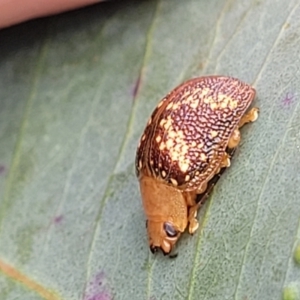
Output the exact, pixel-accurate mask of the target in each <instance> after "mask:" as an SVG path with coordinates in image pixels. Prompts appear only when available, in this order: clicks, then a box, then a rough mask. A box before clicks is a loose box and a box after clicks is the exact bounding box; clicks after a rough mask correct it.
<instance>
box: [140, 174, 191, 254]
mask: <svg viewBox="0 0 300 300" xmlns="http://www.w3.org/2000/svg"><path fill="white" fill-rule="evenodd" d="M140 189H141V195H142V200H143V206H144V211H145V214H146V217H147V220H148V221H147V232H148V238H149V246H150V250H151V251H152V252H156V251H157V250H158V249H161V250H162V251H163V253H164V254H168V253H170V252H171V250H172V248H173V246H174V244H175V243H176V242H177V240H178V238H179V236H180V234H181V233H182V232H183V231H184V230H185V228H186V226H187V222H188V220H187V204H186V201H185V198H184V194H183V193H182V192H181V191H180V190H178V189H177V188H175V187H173V186H170V185H167V184H166V183H165V182H163V181H161V180H159V179H157V178H153V177H148V176H143V177H142V178H140Z"/></svg>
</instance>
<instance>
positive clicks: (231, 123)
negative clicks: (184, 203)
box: [136, 76, 255, 191]
mask: <svg viewBox="0 0 300 300" xmlns="http://www.w3.org/2000/svg"><path fill="white" fill-rule="evenodd" d="M254 97H255V90H254V89H253V88H252V87H251V86H249V85H248V84H245V83H243V82H241V81H240V80H238V79H235V78H231V77H225V76H208V77H201V78H195V79H191V80H189V81H187V82H185V83H183V84H182V85H180V86H179V87H177V88H176V89H174V90H173V91H172V92H171V93H169V94H168V95H167V96H166V97H165V98H163V99H162V100H161V101H160V102H159V104H158V105H157V107H156V109H155V110H154V112H153V113H152V115H151V117H150V119H149V121H148V123H147V126H146V128H145V130H144V133H143V135H142V137H141V140H140V144H139V146H138V149H137V154H136V174H137V176H138V177H140V176H141V175H146V176H151V177H154V178H160V179H161V180H163V181H165V182H166V183H167V184H170V185H172V186H175V187H177V188H178V189H181V190H183V191H193V190H197V189H198V188H199V186H200V185H201V183H203V182H207V181H208V180H209V179H211V178H212V177H213V175H214V174H215V172H216V169H217V168H218V166H219V165H220V162H221V160H222V157H223V155H224V152H225V151H226V147H227V144H228V140H229V138H230V136H231V134H232V132H233V130H234V129H235V128H236V127H237V126H238V124H239V121H240V119H241V117H242V116H243V115H244V113H245V111H246V110H247V108H248V107H249V105H250V104H251V102H252V100H253V99H254Z"/></svg>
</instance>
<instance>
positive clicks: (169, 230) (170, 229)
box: [164, 222, 178, 237]
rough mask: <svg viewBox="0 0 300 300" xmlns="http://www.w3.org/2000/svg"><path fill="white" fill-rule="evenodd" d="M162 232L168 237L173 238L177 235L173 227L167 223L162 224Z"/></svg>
mask: <svg viewBox="0 0 300 300" xmlns="http://www.w3.org/2000/svg"><path fill="white" fill-rule="evenodd" d="M164 230H165V232H166V234H167V236H168V237H175V236H176V235H177V234H178V232H177V230H175V228H174V226H173V225H172V224H170V223H168V222H166V223H164Z"/></svg>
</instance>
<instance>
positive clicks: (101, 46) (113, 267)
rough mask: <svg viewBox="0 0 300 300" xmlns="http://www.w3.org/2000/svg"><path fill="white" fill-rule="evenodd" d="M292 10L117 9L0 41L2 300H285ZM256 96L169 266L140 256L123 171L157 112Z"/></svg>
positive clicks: (294, 168)
mask: <svg viewBox="0 0 300 300" xmlns="http://www.w3.org/2000/svg"><path fill="white" fill-rule="evenodd" d="M299 15H300V6H299V1H298V0H291V1H272V0H264V1H246V0H243V1H225V0H224V1H216V0H213V1H200V0H185V1H180V0H172V1H171V0H169V1H167V0H165V1H119V2H107V3H101V4H99V5H97V6H93V7H90V8H86V9H83V10H78V11H74V12H71V13H68V14H64V15H60V16H56V17H51V18H47V19H41V20H36V21H32V22H29V23H25V24H21V25H19V26H16V27H13V28H10V29H6V30H2V31H1V32H0V42H1V50H0V51H1V56H0V271H1V272H0V296H1V297H0V298H1V299H3V300H12V299H17V298H18V299H43V298H45V299H81V300H104V299H105V300H108V299H109V300H110V299H145V300H150V299H151V300H158V299H189V300H192V299H195V300H198V299H201V300H202V299H220V300H223V299H241V300H245V299H251V300H252V299H282V298H284V299H298V298H297V295H300V280H299V278H300V267H299V264H298V263H297V260H298V258H297V257H298V256H299V253H298V252H299V243H300V227H299V220H300V201H299V195H300V176H299V169H300V122H299V118H300V106H299V101H300V99H299V95H300V93H299V89H300V85H299V78H300V71H299V69H300V52H299V49H300V48H299V44H300V36H299V26H300V19H299ZM207 74H223V75H230V76H234V77H237V78H240V79H241V80H243V81H245V82H248V83H249V84H252V85H253V86H254V87H255V88H256V90H257V98H256V100H255V103H254V104H255V105H256V106H258V107H259V108H260V111H261V113H260V116H259V119H258V120H257V122H255V123H253V124H250V125H247V126H246V127H245V128H243V129H242V143H241V145H240V147H239V149H238V151H237V153H236V155H235V157H234V159H233V162H232V166H231V167H230V168H229V170H227V171H226V173H225V174H224V176H223V177H222V178H221V180H220V181H219V182H218V184H217V186H216V188H215V190H214V193H213V194H212V196H211V197H210V199H209V201H208V202H207V203H206V204H205V205H204V207H203V208H202V209H201V212H200V215H199V220H200V229H199V230H198V231H197V232H196V234H195V235H194V236H192V237H191V236H189V235H188V234H185V235H184V236H183V237H182V238H181V239H180V241H179V243H178V247H177V248H176V251H177V253H178V257H177V258H175V259H169V258H168V257H164V256H163V255H162V254H158V255H152V254H151V253H150V252H149V249H148V241H147V236H146V230H145V217H144V214H143V210H142V205H141V198H140V194H139V187H138V182H137V180H136V178H135V173H134V158H135V149H136V146H137V143H138V139H139V137H140V135H141V134H142V131H143V129H144V126H145V124H146V122H147V119H148V116H149V115H150V113H151V112H152V110H153V108H154V107H155V106H156V104H157V103H158V101H159V100H160V99H161V98H162V97H163V96H165V95H166V94H167V93H168V92H169V91H170V90H171V89H172V88H174V87H175V86H176V85H178V84H179V83H181V82H182V81H184V80H186V79H188V78H191V77H195V76H202V75H207Z"/></svg>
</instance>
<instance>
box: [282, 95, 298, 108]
mask: <svg viewBox="0 0 300 300" xmlns="http://www.w3.org/2000/svg"><path fill="white" fill-rule="evenodd" d="M294 101H295V94H293V93H287V94H286V95H285V97H284V99H283V100H282V105H283V106H285V107H289V106H291V105H292V104H293V103H294Z"/></svg>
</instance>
